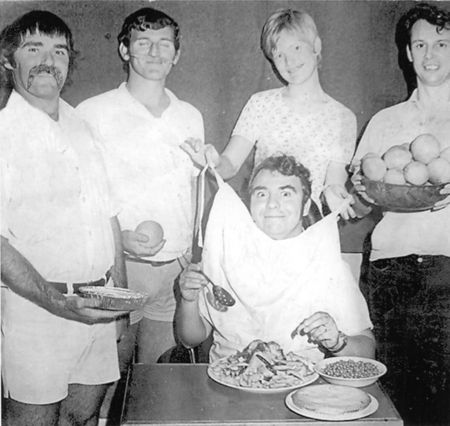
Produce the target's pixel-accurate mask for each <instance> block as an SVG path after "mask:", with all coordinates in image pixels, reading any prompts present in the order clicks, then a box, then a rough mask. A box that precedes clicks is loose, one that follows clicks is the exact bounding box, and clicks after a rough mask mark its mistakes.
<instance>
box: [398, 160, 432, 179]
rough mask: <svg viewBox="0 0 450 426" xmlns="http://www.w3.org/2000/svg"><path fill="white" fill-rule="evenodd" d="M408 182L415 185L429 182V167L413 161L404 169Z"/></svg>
mask: <svg viewBox="0 0 450 426" xmlns="http://www.w3.org/2000/svg"><path fill="white" fill-rule="evenodd" d="M403 174H404V175H405V179H406V182H409V183H411V184H413V185H423V184H424V183H425V182H426V181H427V180H428V169H427V166H426V165H425V164H423V163H421V162H420V161H411V163H409V164H408V165H407V166H406V167H405V168H404V169H403Z"/></svg>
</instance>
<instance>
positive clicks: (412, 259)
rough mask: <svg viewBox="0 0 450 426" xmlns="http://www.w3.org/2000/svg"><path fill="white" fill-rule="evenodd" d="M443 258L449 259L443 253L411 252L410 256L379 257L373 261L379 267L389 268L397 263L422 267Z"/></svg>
mask: <svg viewBox="0 0 450 426" xmlns="http://www.w3.org/2000/svg"><path fill="white" fill-rule="evenodd" d="M443 259H448V257H446V256H442V255H429V254H410V255H408V256H401V257H393V258H386V259H378V260H375V261H373V262H372V263H373V264H374V265H375V266H376V267H377V268H379V269H384V268H388V267H390V266H392V265H395V264H399V263H402V264H409V265H420V266H421V267H424V266H428V265H432V264H434V263H436V262H439V261H441V260H443Z"/></svg>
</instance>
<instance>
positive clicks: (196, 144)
mask: <svg viewBox="0 0 450 426" xmlns="http://www.w3.org/2000/svg"><path fill="white" fill-rule="evenodd" d="M180 148H181V149H182V150H183V151H184V152H186V153H187V154H188V155H189V157H191V160H192V161H193V163H194V164H195V165H196V166H198V167H200V168H203V167H205V166H206V164H208V165H209V166H211V167H217V166H218V165H219V163H220V154H219V153H218V152H217V150H216V148H215V147H214V146H213V145H210V144H206V145H205V144H204V143H203V142H202V141H201V140H200V139H195V138H188V139H186V140H185V141H184V142H183V143H182V144H181V145H180Z"/></svg>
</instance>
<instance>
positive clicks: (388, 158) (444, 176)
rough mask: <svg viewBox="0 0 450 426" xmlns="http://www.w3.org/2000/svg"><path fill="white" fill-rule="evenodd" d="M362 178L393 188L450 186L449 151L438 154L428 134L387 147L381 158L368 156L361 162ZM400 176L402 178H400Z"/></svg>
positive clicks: (436, 143) (435, 144)
mask: <svg viewBox="0 0 450 426" xmlns="http://www.w3.org/2000/svg"><path fill="white" fill-rule="evenodd" d="M361 170H362V173H363V175H364V176H365V177H366V178H367V179H369V180H372V181H376V182H384V183H389V184H393V185H405V184H406V185H409V186H411V185H415V186H423V185H430V184H431V185H440V184H443V183H448V182H450V147H447V148H445V149H442V150H441V144H440V142H439V141H438V140H437V139H436V138H435V137H434V136H433V135H431V134H429V133H424V134H421V135H419V136H417V137H416V138H415V139H414V140H413V141H412V142H410V143H403V144H400V145H394V146H391V147H390V148H389V149H387V150H386V151H385V152H384V154H382V155H378V154H375V153H373V152H369V153H368V154H366V155H365V156H364V157H363V158H362V159H361ZM402 175H403V176H402Z"/></svg>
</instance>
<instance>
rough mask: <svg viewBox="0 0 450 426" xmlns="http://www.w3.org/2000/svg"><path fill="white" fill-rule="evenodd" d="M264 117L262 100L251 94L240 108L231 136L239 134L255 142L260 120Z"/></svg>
mask: <svg viewBox="0 0 450 426" xmlns="http://www.w3.org/2000/svg"><path fill="white" fill-rule="evenodd" d="M264 119H265V117H264V114H263V111H262V100H261V99H259V98H258V97H256V96H255V95H253V96H252V97H251V98H250V99H249V100H248V102H247V103H246V105H245V106H244V108H243V109H242V111H241V114H240V116H239V118H238V121H237V123H236V125H235V126H234V129H233V132H232V136H241V137H243V138H245V139H248V140H249V141H251V142H252V143H255V142H256V141H257V140H258V139H259V135H260V129H261V124H260V123H261V120H264Z"/></svg>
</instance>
